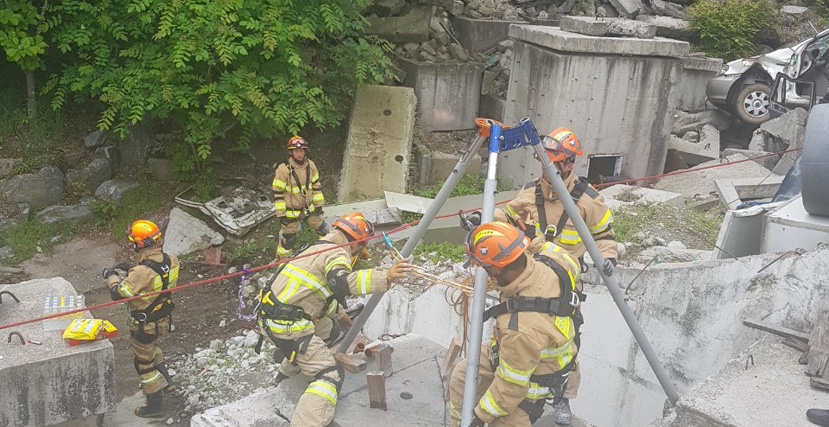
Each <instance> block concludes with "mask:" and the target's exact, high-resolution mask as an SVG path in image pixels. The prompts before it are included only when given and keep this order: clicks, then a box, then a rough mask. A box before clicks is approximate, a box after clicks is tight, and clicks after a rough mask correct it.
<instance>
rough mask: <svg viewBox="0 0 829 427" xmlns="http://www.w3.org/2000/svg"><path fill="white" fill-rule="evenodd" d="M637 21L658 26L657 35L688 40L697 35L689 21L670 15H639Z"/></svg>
mask: <svg viewBox="0 0 829 427" xmlns="http://www.w3.org/2000/svg"><path fill="white" fill-rule="evenodd" d="M636 20H637V21H642V22H645V23H648V24H650V25H653V26H655V27H656V35H657V36H659V37H667V38H671V39H680V40H688V39H691V38H693V37H694V35H696V31H695V30H693V29H692V28H691V24H690V23H689V22H688V21H684V20H682V19H677V18H672V17H670V16H655V15H639V16H637V17H636Z"/></svg>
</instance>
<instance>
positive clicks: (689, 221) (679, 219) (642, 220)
mask: <svg viewBox="0 0 829 427" xmlns="http://www.w3.org/2000/svg"><path fill="white" fill-rule="evenodd" d="M721 223H722V214H721V213H720V212H717V211H708V212H701V211H698V210H696V209H693V208H679V207H675V206H670V205H666V204H641V203H637V204H634V205H632V206H627V207H622V208H620V209H615V210H613V230H614V231H615V232H616V241H617V242H631V241H635V240H636V239H637V234H638V233H640V232H642V233H644V234H645V235H655V236H660V237H663V238H666V240H669V241H670V240H681V241H682V242H683V243H684V244H686V245H687V246H688V247H690V248H692V249H713V247H714V244H715V243H716V241H717V235H718V233H719V231H720V225H721Z"/></svg>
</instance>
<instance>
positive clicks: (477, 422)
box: [469, 415, 484, 427]
mask: <svg viewBox="0 0 829 427" xmlns="http://www.w3.org/2000/svg"><path fill="white" fill-rule="evenodd" d="M469 427H484V420H482V419H480V418H478V416H477V415H475V417H474V418H472V422H471V423H469Z"/></svg>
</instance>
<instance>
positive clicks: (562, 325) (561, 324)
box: [556, 316, 570, 339]
mask: <svg viewBox="0 0 829 427" xmlns="http://www.w3.org/2000/svg"><path fill="white" fill-rule="evenodd" d="M556 327H557V328H558V330H559V331H561V333H562V334H564V338H565V339H570V318H569V317H559V316H556Z"/></svg>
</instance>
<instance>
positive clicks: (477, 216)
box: [460, 211, 481, 231]
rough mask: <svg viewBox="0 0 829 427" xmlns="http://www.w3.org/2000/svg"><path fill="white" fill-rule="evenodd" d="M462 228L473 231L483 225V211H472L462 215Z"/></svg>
mask: <svg viewBox="0 0 829 427" xmlns="http://www.w3.org/2000/svg"><path fill="white" fill-rule="evenodd" d="M460 217H461V228H463V229H464V230H466V231H472V230H474V229H475V228H476V227H477V226H479V225H481V211H475V212H470V213H469V214H468V215H461V216H460Z"/></svg>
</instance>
